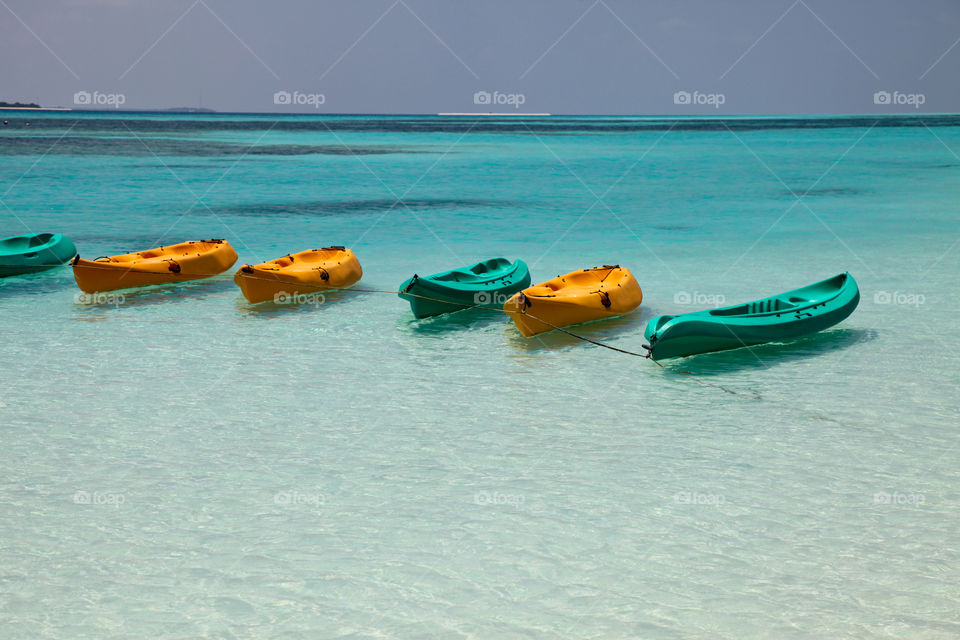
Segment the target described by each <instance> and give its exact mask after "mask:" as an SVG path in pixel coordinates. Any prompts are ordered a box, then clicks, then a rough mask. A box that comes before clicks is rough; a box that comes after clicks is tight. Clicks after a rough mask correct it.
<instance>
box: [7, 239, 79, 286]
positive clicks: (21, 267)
mask: <svg viewBox="0 0 960 640" xmlns="http://www.w3.org/2000/svg"><path fill="white" fill-rule="evenodd" d="M75 255H77V248H76V247H75V246H73V243H72V242H71V241H70V238H67V237H65V236H62V235H60V234H59V233H28V234H26V235H22V236H10V237H9V238H3V239H0V277H6V276H16V275H20V274H23V273H34V272H36V271H44V270H45V269H52V268H54V267H57V266H60V265H62V264H66V263H67V262H70V260H72V259H73V257H74V256H75Z"/></svg>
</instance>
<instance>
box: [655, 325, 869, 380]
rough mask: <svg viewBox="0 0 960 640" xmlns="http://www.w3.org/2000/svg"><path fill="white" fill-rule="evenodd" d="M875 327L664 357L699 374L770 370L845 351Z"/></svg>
mask: <svg viewBox="0 0 960 640" xmlns="http://www.w3.org/2000/svg"><path fill="white" fill-rule="evenodd" d="M879 335H880V334H879V332H877V331H876V330H874V329H853V328H848V327H842V326H841V327H840V328H836V329H828V330H826V331H821V332H819V333H814V334H811V335H809V336H804V337H801V338H798V339H796V340H791V341H790V342H770V343H767V344H758V345H755V346H751V347H743V348H741V349H731V350H729V351H715V352H713V353H702V354H699V355H695V356H689V357H687V358H674V359H671V360H664V361H662V362H661V363H660V364H662V365H663V366H664V367H665V368H666V370H667V371H681V370H686V371H690V372H691V373H695V374H697V375H722V374H725V373H734V372H736V371H739V370H742V369H769V368H771V367H774V366H777V365H782V364H786V363H789V362H793V361H796V360H803V359H807V358H812V357H816V356H819V355H823V354H825V353H828V352H830V351H836V350H846V349H850V348H851V347H853V346H856V345H858V344H861V343H867V342H871V341H873V340H876V339H877V338H878V337H879Z"/></svg>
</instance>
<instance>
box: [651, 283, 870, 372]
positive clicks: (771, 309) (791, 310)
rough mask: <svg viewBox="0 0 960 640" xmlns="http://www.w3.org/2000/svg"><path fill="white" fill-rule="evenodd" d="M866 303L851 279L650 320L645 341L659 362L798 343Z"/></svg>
mask: <svg viewBox="0 0 960 640" xmlns="http://www.w3.org/2000/svg"><path fill="white" fill-rule="evenodd" d="M859 303H860V290H859V288H858V287H857V283H856V281H855V280H854V279H853V276H851V275H850V274H848V273H843V274H840V275H837V276H834V277H833V278H828V279H827V280H823V281H821V282H817V283H814V284H812V285H808V286H807V287H802V288H800V289H794V290H792V291H787V292H784V293H781V294H778V295H776V296H772V297H770V298H763V299H761V300H756V301H753V302H748V303H746V304H742V305H734V306H732V307H723V308H720V309H710V310H706V311H695V312H692V313H685V314H680V315H676V316H670V315H666V316H657V317H656V318H653V319H652V320H650V322H649V323H648V324H647V328H646V330H645V331H644V337H645V338H646V339H647V342H648V344H649V345H650V355H651V357H652V358H653V359H654V360H664V359H668V358H679V357H684V356H690V355H696V354H699V353H709V352H713V351H726V350H728V349H739V348H741V347H749V346H753V345H757V344H764V343H767V342H780V341H784V340H792V339H794V338H798V337H800V336H804V335H808V334H811V333H816V332H817V331H822V330H824V329H827V328H829V327H832V326H833V325H835V324H837V323H839V322H841V321H843V320H845V319H846V318H847V317H848V316H849V315H850V314H851V313H853V311H854V309H856V308H857V305H858V304H859Z"/></svg>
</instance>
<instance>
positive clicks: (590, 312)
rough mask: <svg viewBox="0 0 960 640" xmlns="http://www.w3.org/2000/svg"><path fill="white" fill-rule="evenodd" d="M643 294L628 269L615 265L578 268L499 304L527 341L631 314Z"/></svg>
mask: <svg viewBox="0 0 960 640" xmlns="http://www.w3.org/2000/svg"><path fill="white" fill-rule="evenodd" d="M642 301H643V291H642V290H641V289H640V285H639V284H637V280H636V278H634V277H633V274H632V273H630V271H629V270H628V269H625V268H622V267H619V266H612V267H611V266H606V267H596V268H593V269H579V270H578V271H571V272H570V273H568V274H566V275H563V276H558V277H557V278H554V279H553V280H548V281H547V282H543V283H540V284H538V285H536V286H534V287H530V288H528V289H524V290H523V291H521V292H519V293H517V294H516V295H514V296H513V297H511V298H510V299H509V300H507V302H506V303H505V304H504V305H503V310H504V311H505V312H506V313H507V314H508V315H510V317H511V318H512V319H513V322H514V324H516V325H517V329H519V330H520V333H522V334H523V335H524V336H525V337H527V338H529V337H531V336H535V335H537V334H539V333H544V332H546V331H553V330H554V329H555V328H557V327H566V326H570V325H575V324H581V323H583V322H591V321H593V320H602V319H606V318H616V317H618V316H622V315H625V314H627V313H630V312H632V311H633V310H634V309H636V308H637V307H639V306H640V303H641V302H642Z"/></svg>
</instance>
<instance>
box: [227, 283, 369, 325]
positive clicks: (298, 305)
mask: <svg viewBox="0 0 960 640" xmlns="http://www.w3.org/2000/svg"><path fill="white" fill-rule="evenodd" d="M361 294H362V292H360V291H350V290H349V289H332V290H329V291H322V292H317V293H307V294H302V295H298V296H293V297H288V298H289V302H280V303H278V302H273V301H267V302H259V303H257V304H250V303H249V302H247V300H246V298H244V297H243V296H242V295H240V292H239V291H238V292H237V299H236V301H235V309H236V311H237V312H238V313H240V314H241V315H244V316H248V317H251V318H258V319H263V320H267V319H270V318H280V317H284V316H287V315H290V314H302V313H314V312H317V311H323V310H325V309H330V308H332V307H334V306H337V305H341V304H344V303H346V302H350V301H355V300H356V298H357V297H359V296H360V295H361Z"/></svg>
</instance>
